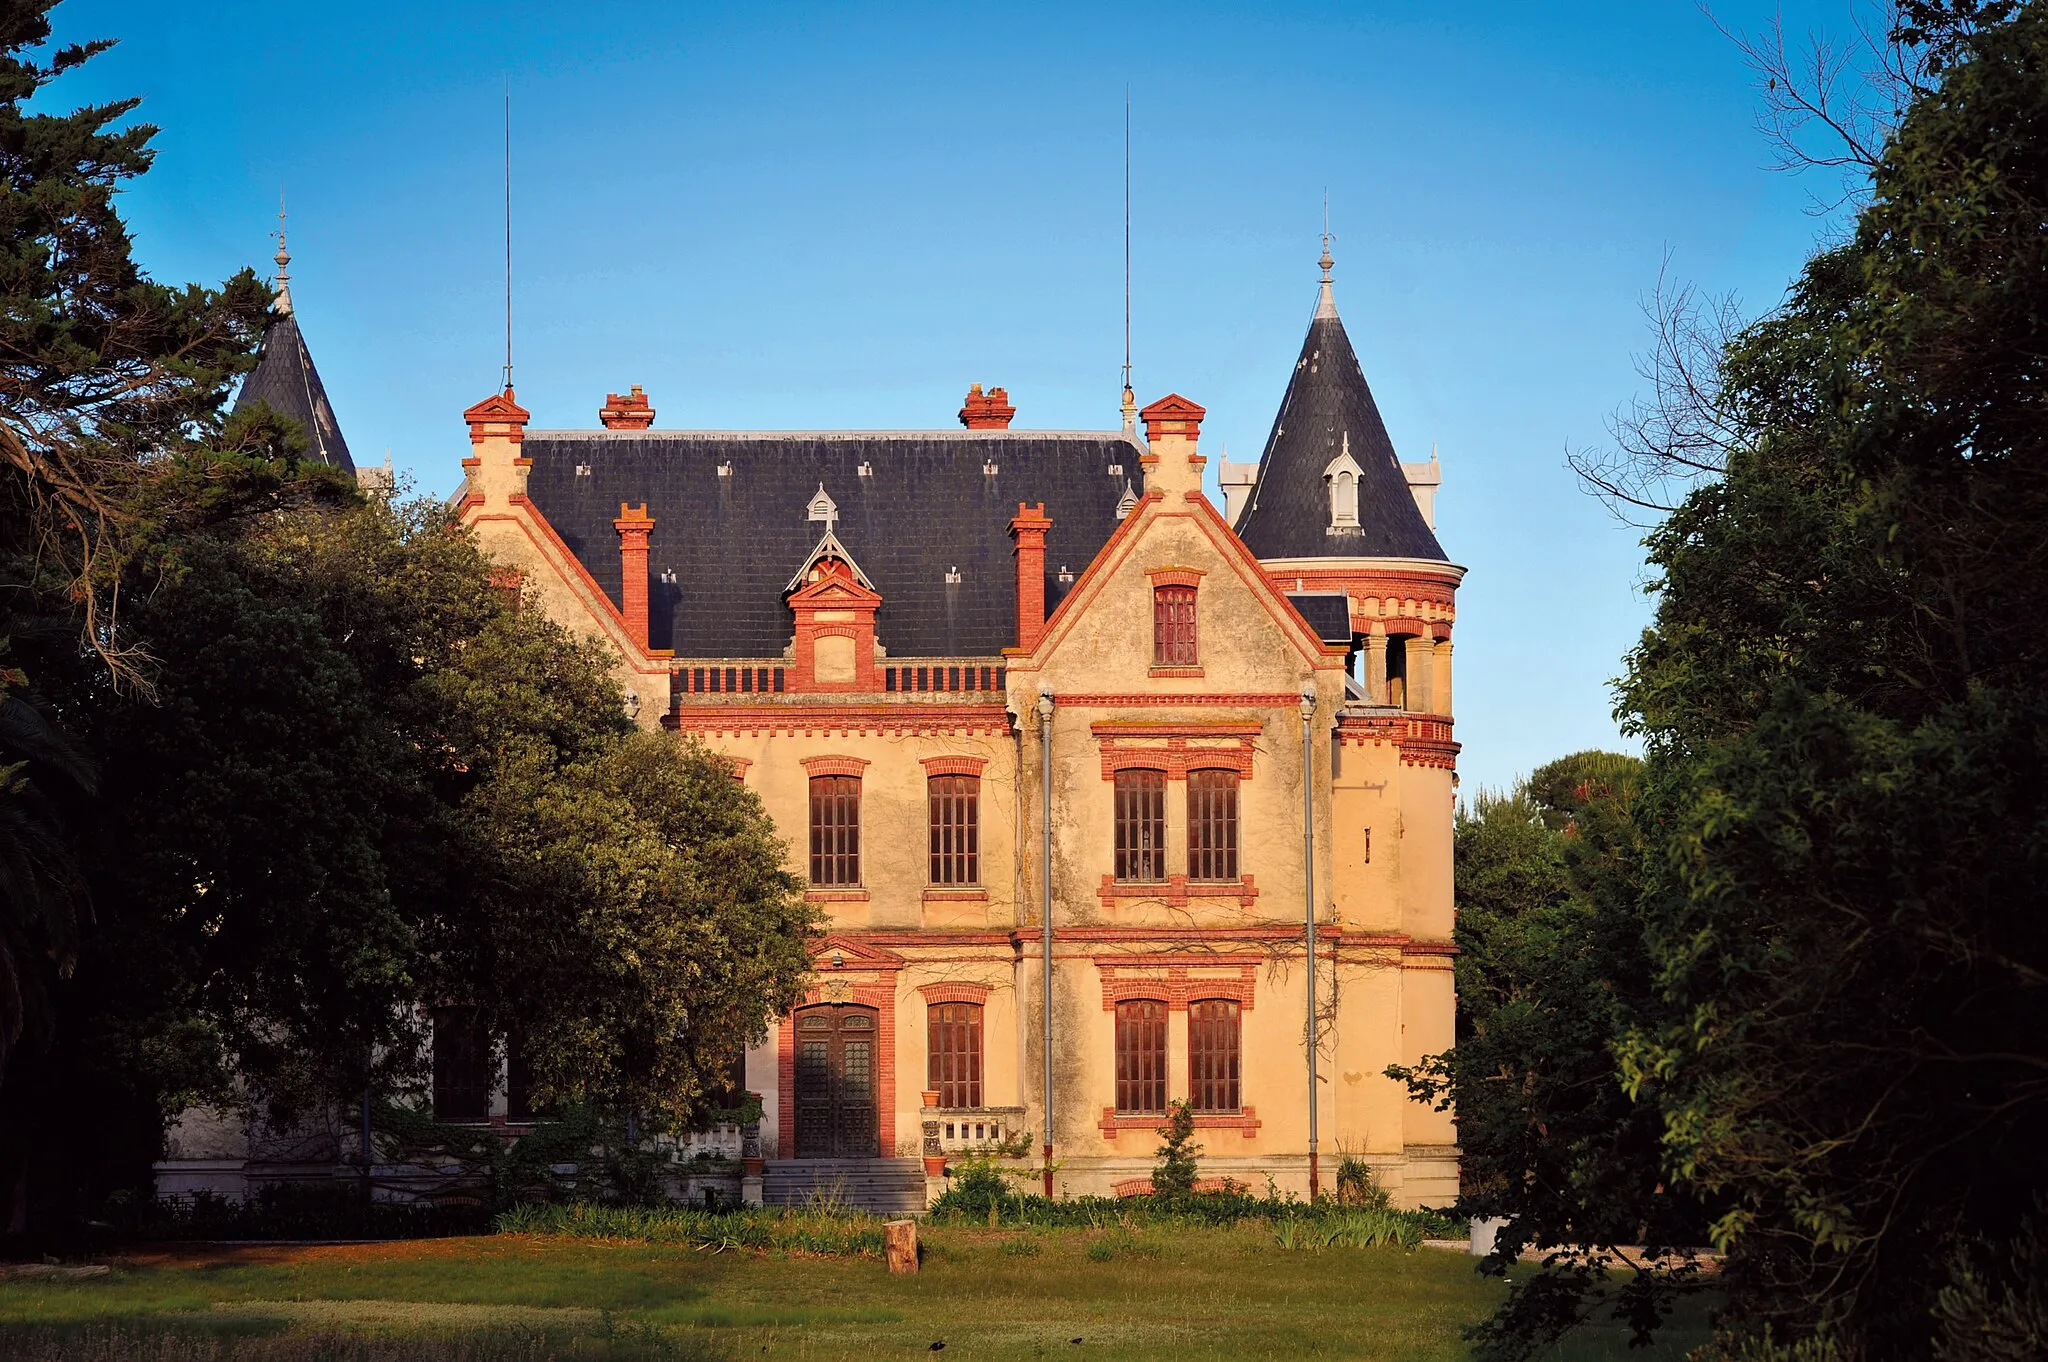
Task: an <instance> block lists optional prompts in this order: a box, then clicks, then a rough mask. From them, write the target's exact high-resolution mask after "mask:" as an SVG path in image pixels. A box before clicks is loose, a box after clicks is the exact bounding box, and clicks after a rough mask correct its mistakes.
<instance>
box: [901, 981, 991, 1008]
mask: <svg viewBox="0 0 2048 1362" xmlns="http://www.w3.org/2000/svg"><path fill="white" fill-rule="evenodd" d="M917 991H918V992H919V993H922V994H923V995H924V1000H925V1003H926V1005H927V1006H937V1005H938V1004H940V1003H976V1004H981V1003H986V1002H987V1001H988V995H989V991H990V990H989V986H988V985H987V984H919V985H918V986H917Z"/></svg>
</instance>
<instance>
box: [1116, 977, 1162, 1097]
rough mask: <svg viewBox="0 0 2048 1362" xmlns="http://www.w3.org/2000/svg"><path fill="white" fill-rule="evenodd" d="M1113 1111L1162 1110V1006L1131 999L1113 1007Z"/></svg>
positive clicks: (1141, 999) (1143, 1000)
mask: <svg viewBox="0 0 2048 1362" xmlns="http://www.w3.org/2000/svg"><path fill="white" fill-rule="evenodd" d="M1116 1109H1117V1110H1118V1111H1120V1112H1125V1113H1130V1112H1155V1111H1165V1110H1166V1004H1165V1003H1162V1002H1158V1001H1155V1000H1154V999H1151V998H1134V999H1131V1000H1129V1001H1127V1002H1120V1003H1118V1004H1117V1005H1116Z"/></svg>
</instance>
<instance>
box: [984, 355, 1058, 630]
mask: <svg viewBox="0 0 2048 1362" xmlns="http://www.w3.org/2000/svg"><path fill="white" fill-rule="evenodd" d="M997 391H998V392H1000V391H1001V389H997ZM969 400H970V401H971V400H972V399H971V398H970V399H969ZM1051 528H1052V521H1051V520H1049V519H1047V518H1046V514H1045V503H1044V502H1042V501H1041V502H1039V503H1038V505H1037V506H1035V507H1033V506H1026V505H1025V504H1024V503H1023V502H1021V501H1020V502H1018V503H1017V514H1016V515H1015V516H1014V517H1013V518H1012V519H1011V521H1010V538H1012V539H1014V540H1016V541H1017V550H1016V552H1017V646H1018V647H1019V648H1021V649H1022V650H1023V651H1025V652H1027V653H1028V652H1030V651H1031V650H1032V649H1033V648H1036V647H1037V646H1038V640H1040V639H1041V638H1044V637H1045V534H1046V531H1048V530H1050V529H1051Z"/></svg>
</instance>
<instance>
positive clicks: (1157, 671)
mask: <svg viewBox="0 0 2048 1362" xmlns="http://www.w3.org/2000/svg"><path fill="white" fill-rule="evenodd" d="M1145 675H1147V676H1150V677H1154V678H1157V677H1162V676H1167V677H1180V678H1182V679H1184V680H1194V679H1198V678H1200V677H1203V676H1206V675H1208V673H1207V672H1205V671H1203V670H1202V669H1201V668H1200V667H1151V668H1148V669H1147V670H1146V672H1145Z"/></svg>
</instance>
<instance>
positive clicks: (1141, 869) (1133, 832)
mask: <svg viewBox="0 0 2048 1362" xmlns="http://www.w3.org/2000/svg"><path fill="white" fill-rule="evenodd" d="M1115 801H1116V877H1117V878H1118V879H1119V880H1136V881H1154V880H1163V879H1165V878H1166V772H1164V771H1147V770H1142V769H1139V768H1135V767H1133V768H1130V769H1127V770H1122V771H1118V772H1117V773H1116V790H1115Z"/></svg>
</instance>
